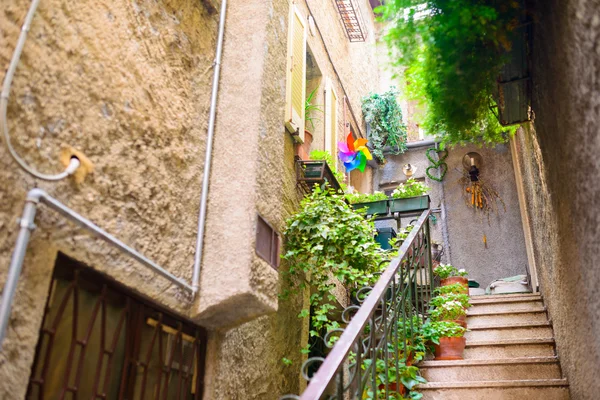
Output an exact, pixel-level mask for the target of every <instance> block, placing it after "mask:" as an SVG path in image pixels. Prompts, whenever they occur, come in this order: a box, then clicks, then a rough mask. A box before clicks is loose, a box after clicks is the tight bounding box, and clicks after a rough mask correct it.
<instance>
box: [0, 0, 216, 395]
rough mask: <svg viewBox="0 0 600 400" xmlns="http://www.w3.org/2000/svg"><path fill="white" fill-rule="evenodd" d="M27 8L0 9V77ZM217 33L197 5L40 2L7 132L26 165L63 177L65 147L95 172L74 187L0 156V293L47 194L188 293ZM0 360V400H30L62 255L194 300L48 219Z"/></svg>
mask: <svg viewBox="0 0 600 400" xmlns="http://www.w3.org/2000/svg"><path fill="white" fill-rule="evenodd" d="M29 4H30V2H29V1H26V0H2V1H0V9H1V10H2V11H1V14H0V43H2V46H1V47H0V66H1V67H0V71H3V72H2V77H3V73H4V71H5V70H6V68H7V67H8V62H9V59H10V56H11V54H12V51H13V49H14V45H15V43H16V41H17V37H18V33H19V31H20V27H21V24H22V21H23V19H24V16H25V14H26V11H27V8H28V6H29ZM215 32H216V20H215V16H214V15H209V14H208V13H207V10H206V9H205V7H204V6H203V5H202V3H200V2H194V1H187V0H161V1H149V0H145V1H137V2H122V1H112V0H106V1H102V2H101V3H99V2H95V1H79V2H65V1H60V0H47V1H42V2H41V4H40V6H39V8H38V12H37V14H36V16H35V18H34V20H33V25H32V27H31V32H30V34H29V39H28V41H27V44H26V46H25V50H24V53H23V56H22V59H21V63H20V64H19V67H18V69H17V73H16V76H15V79H14V83H13V89H12V98H11V101H10V105H9V109H8V114H9V118H10V121H9V127H10V129H11V131H12V138H13V143H14V144H15V146H16V148H17V150H18V152H19V153H20V154H22V155H23V156H24V157H25V158H26V159H27V160H28V161H29V162H30V163H32V164H33V165H35V166H36V167H37V168H39V169H40V170H43V171H54V172H57V171H59V170H60V169H62V167H60V166H59V163H58V152H59V150H60V147H61V144H63V143H65V144H70V145H72V146H74V147H76V148H78V149H80V150H81V151H83V152H84V153H85V154H86V155H87V156H88V157H89V158H90V159H91V160H92V162H93V163H94V164H95V166H96V172H95V173H94V175H92V176H90V177H88V178H87V179H86V181H85V182H84V183H83V184H82V185H80V186H76V185H75V184H73V183H72V182H70V181H68V182H67V181H65V182H61V183H57V184H50V183H43V182H39V181H37V182H36V181H35V180H34V179H32V178H31V177H29V176H28V175H26V174H24V173H22V172H21V171H20V170H19V169H18V168H17V166H16V164H15V163H14V162H13V161H12V160H11V158H10V157H9V156H8V154H7V152H6V148H5V146H4V145H2V146H0V165H1V167H0V283H2V284H3V282H4V279H5V276H6V272H7V266H8V263H9V258H10V254H11V252H12V247H13V245H14V242H15V238H16V232H17V225H16V224H15V219H16V217H17V216H18V215H19V214H20V213H21V210H22V206H23V200H24V198H25V193H26V191H27V190H28V189H30V188H32V187H34V185H36V184H37V185H39V186H41V187H42V188H44V189H46V190H47V191H48V192H49V193H50V194H51V195H53V196H55V197H56V198H58V199H59V200H60V201H62V202H64V203H65V204H67V205H68V206H70V207H72V208H73V209H74V210H76V211H77V212H79V213H81V214H82V215H84V216H86V217H87V218H89V219H91V220H92V221H94V222H96V223H98V224H99V225H100V226H101V227H103V228H104V229H106V230H107V231H108V232H110V233H112V234H114V235H116V236H117V237H118V238H120V239H122V240H123V241H124V242H126V243H128V244H130V245H132V246H133V247H134V248H136V249H138V250H140V251H141V252H142V253H144V254H145V255H147V256H148V257H149V258H151V259H153V260H155V261H156V262H157V263H159V264H161V265H163V266H165V267H166V268H167V269H168V270H169V271H171V272H172V273H174V274H175V275H177V276H180V277H182V278H184V279H187V280H189V279H190V277H191V265H192V263H193V251H194V243H195V238H196V222H195V220H196V218H195V216H196V215H197V212H198V201H199V194H200V187H199V186H200V185H199V183H200V180H201V173H202V161H203V160H202V157H203V154H204V132H205V130H206V121H205V119H206V115H207V106H208V96H209V91H208V90H207V87H208V86H209V83H210V78H211V73H210V72H211V69H210V65H211V63H212V57H213V54H214V43H215V40H214V39H215ZM36 223H37V225H38V229H37V230H36V231H35V232H34V234H33V240H32V243H31V245H30V247H29V250H28V255H27V258H26V260H25V264H24V272H23V277H22V279H21V281H20V284H19V287H18V290H17V296H16V298H15V307H14V309H13V314H12V321H11V326H10V327H9V330H8V338H7V340H6V342H5V345H4V348H3V353H2V354H1V355H0V365H1V366H0V398H22V397H23V396H24V391H25V389H26V387H27V379H28V376H29V369H30V366H31V363H32V360H33V354H34V351H35V345H36V343H37V337H38V336H37V333H38V329H39V325H40V323H41V317H42V314H43V305H44V303H45V298H46V296H47V293H48V286H49V282H50V276H51V273H52V269H53V266H54V258H55V256H56V252H57V251H58V250H61V251H63V252H65V253H66V254H68V255H70V256H71V257H73V258H75V259H78V260H80V261H82V262H85V263H86V264H88V265H90V266H92V267H94V268H96V269H98V270H100V271H101V272H103V273H105V274H108V275H110V276H111V277H113V278H115V279H117V280H118V281H120V282H122V283H123V284H125V285H126V286H129V287H131V288H132V289H134V290H136V291H138V292H140V293H141V294H142V295H144V296H146V297H149V298H152V299H153V300H154V301H157V302H159V303H162V304H163V305H165V306H167V307H169V308H171V309H173V310H175V311H178V312H180V313H186V312H187V306H188V305H189V303H188V300H189V298H188V296H186V295H184V294H183V293H182V292H181V291H179V290H177V289H175V288H173V286H172V285H170V284H169V283H168V282H167V281H165V280H164V279H161V278H158V277H157V276H156V275H155V274H153V273H151V272H150V271H149V270H148V269H146V268H144V267H142V266H140V265H139V264H137V263H135V262H134V261H132V260H131V259H128V258H126V257H123V256H121V255H120V254H119V253H118V252H117V251H114V250H112V249H110V248H109V247H108V246H106V245H105V244H104V243H103V242H100V241H98V240H95V239H93V238H91V237H90V236H89V235H88V234H87V233H85V232H84V231H82V230H79V229H75V228H74V227H73V226H72V225H71V224H69V223H67V222H66V221H65V220H64V218H62V217H59V216H57V215H56V214H55V213H54V212H53V211H50V210H49V209H47V208H45V207H44V206H42V207H41V209H40V212H39V214H38V218H37V220H36Z"/></svg>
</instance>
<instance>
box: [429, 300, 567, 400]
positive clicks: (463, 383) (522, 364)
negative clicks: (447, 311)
mask: <svg viewBox="0 0 600 400" xmlns="http://www.w3.org/2000/svg"><path fill="white" fill-rule="evenodd" d="M471 304H472V305H473V307H471V308H470V309H469V312H468V314H467V324H468V329H469V331H468V332H467V334H466V339H467V347H466V349H465V352H464V360H457V361H425V362H422V363H421V365H420V367H421V372H422V374H423V377H425V379H427V380H428V382H429V383H427V384H425V385H420V386H419V391H420V392H421V393H423V399H435V400H458V399H460V400H480V399H485V400H517V399H519V400H522V399H527V400H537V399H543V400H565V399H569V389H568V384H567V381H566V379H563V378H562V373H561V369H560V364H559V362H558V357H557V356H556V350H555V347H554V334H553V331H552V325H551V324H550V321H548V317H547V314H546V309H545V307H544V303H543V301H542V297H541V296H540V295H538V294H531V293H524V294H514V295H493V296H473V297H471Z"/></svg>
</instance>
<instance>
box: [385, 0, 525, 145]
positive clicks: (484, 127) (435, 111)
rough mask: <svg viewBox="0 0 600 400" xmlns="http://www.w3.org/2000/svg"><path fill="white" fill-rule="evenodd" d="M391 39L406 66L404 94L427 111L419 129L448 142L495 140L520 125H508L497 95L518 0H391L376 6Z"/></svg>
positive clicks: (397, 59) (395, 59)
mask: <svg viewBox="0 0 600 400" xmlns="http://www.w3.org/2000/svg"><path fill="white" fill-rule="evenodd" d="M377 11H378V12H380V13H381V14H382V16H381V19H382V20H383V21H387V23H388V29H387V31H386V32H387V33H386V36H385V40H386V41H387V43H388V47H389V49H390V55H391V58H392V60H393V62H394V63H395V65H396V66H397V67H400V68H402V69H403V71H404V74H403V77H404V79H405V84H406V85H405V87H406V94H407V96H408V98H409V99H412V100H415V101H416V102H418V103H419V104H420V108H421V109H422V110H423V111H424V114H423V116H422V117H421V120H420V121H418V122H419V124H420V126H421V127H422V128H423V129H424V130H425V131H426V132H427V133H429V134H431V135H437V136H439V137H441V140H442V143H443V144H463V143H466V142H475V143H486V144H494V143H501V142H505V141H507V140H508V138H509V137H510V136H511V135H512V134H514V132H515V131H516V128H517V126H512V127H508V128H507V127H503V126H502V125H500V123H499V122H498V119H497V118H496V115H495V114H494V111H493V107H494V105H495V104H494V101H493V99H492V93H493V91H494V90H495V86H496V80H497V78H498V76H499V74H500V71H501V68H502V66H503V65H504V63H505V62H506V61H507V58H506V54H507V51H508V50H509V49H510V47H511V41H512V34H513V32H514V29H513V28H514V26H515V25H516V24H517V23H518V17H519V13H520V12H521V10H520V8H519V2H517V1H505V0H391V1H386V2H385V5H384V6H381V7H379V8H378V9H377Z"/></svg>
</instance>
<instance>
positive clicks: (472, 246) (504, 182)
mask: <svg viewBox="0 0 600 400" xmlns="http://www.w3.org/2000/svg"><path fill="white" fill-rule="evenodd" d="M469 151H475V152H477V153H479V154H481V157H482V158H483V167H482V168H481V172H480V177H481V179H482V180H484V181H485V183H487V184H490V185H491V186H492V187H493V188H494V189H495V190H496V191H497V192H498V194H499V195H500V197H501V198H502V200H503V201H504V204H505V205H506V212H505V211H504V209H503V208H502V205H500V211H499V212H498V213H497V214H491V215H490V221H489V223H488V220H487V218H485V217H483V216H482V215H481V214H480V213H476V212H475V211H474V210H473V209H471V208H467V206H466V204H465V203H464V200H463V197H462V190H463V187H462V186H461V185H459V184H458V183H457V180H458V179H459V178H460V177H461V174H462V170H463V167H462V158H463V156H464V155H465V154H466V153H468V152H469ZM446 163H447V164H448V174H447V175H446V179H445V180H444V192H445V197H446V200H445V203H446V223H447V226H448V237H449V240H450V248H449V257H450V260H451V262H452V264H453V265H455V266H456V267H458V268H465V269H466V270H467V271H468V272H469V278H470V279H475V280H476V281H477V282H479V283H480V284H481V287H486V286H487V285H489V284H490V283H491V282H492V281H494V280H496V279H498V278H505V277H509V276H514V275H520V274H526V273H527V268H528V263H527V253H526V251H525V239H524V236H523V225H522V222H521V212H520V210H519V199H518V196H517V186H516V183H515V174H514V169H513V164H512V158H511V154H510V147H509V146H508V145H498V146H496V147H495V148H485V147H484V148H477V147H475V146H465V147H455V148H452V149H450V151H449V155H448V158H447V159H446ZM483 235H486V237H487V248H486V247H485V246H484V243H483Z"/></svg>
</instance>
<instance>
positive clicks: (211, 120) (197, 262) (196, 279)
mask: <svg viewBox="0 0 600 400" xmlns="http://www.w3.org/2000/svg"><path fill="white" fill-rule="evenodd" d="M226 14H227V0H222V1H221V15H220V18H219V35H218V38H217V51H216V55H215V72H214V75H213V81H212V93H211V95H210V111H209V115H208V137H207V139H206V155H205V157H204V173H203V177H202V197H201V199H200V212H199V215H198V237H197V239H196V253H195V255H194V273H193V275H192V290H193V293H194V295H197V294H198V289H199V287H200V267H201V266H202V250H203V247H204V228H205V226H206V205H207V203H208V184H209V181H210V165H211V161H212V146H213V137H214V133H215V119H216V115H217V97H218V95H219V75H220V73H221V55H222V53H223V35H224V33H225V16H226Z"/></svg>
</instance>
